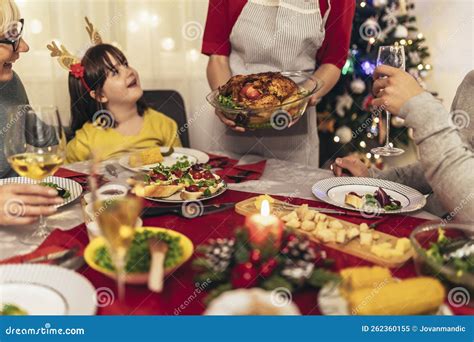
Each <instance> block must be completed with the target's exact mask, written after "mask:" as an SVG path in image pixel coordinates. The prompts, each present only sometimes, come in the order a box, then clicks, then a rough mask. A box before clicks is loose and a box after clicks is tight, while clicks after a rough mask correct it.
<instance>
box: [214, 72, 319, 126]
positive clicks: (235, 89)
mask: <svg viewBox="0 0 474 342" xmlns="http://www.w3.org/2000/svg"><path fill="white" fill-rule="evenodd" d="M322 86H323V81H321V80H319V79H317V78H315V77H314V76H313V75H312V74H310V73H307V72H303V71H284V72H264V73H259V74H251V75H236V76H233V77H232V78H230V79H229V81H228V82H227V83H226V84H224V85H223V86H221V87H219V89H217V90H214V91H213V92H211V93H210V94H209V95H207V97H206V98H207V101H208V102H209V103H210V104H211V105H212V106H213V107H214V108H216V109H217V110H219V111H221V112H222V113H223V114H224V115H225V117H227V118H228V119H230V120H232V121H235V123H236V124H237V126H241V127H245V128H249V129H261V128H274V129H277V130H282V129H285V128H288V127H291V126H292V125H294V124H295V123H296V122H297V121H298V120H299V119H300V118H301V116H302V115H303V114H304V112H305V111H306V108H307V106H308V102H309V100H310V98H311V96H312V95H314V94H315V93H316V92H317V91H318V90H319V89H321V87H322Z"/></svg>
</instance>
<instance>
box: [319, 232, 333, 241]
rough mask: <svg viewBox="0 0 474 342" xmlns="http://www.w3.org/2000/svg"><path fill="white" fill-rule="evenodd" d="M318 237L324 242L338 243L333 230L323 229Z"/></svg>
mask: <svg viewBox="0 0 474 342" xmlns="http://www.w3.org/2000/svg"><path fill="white" fill-rule="evenodd" d="M318 237H319V238H320V239H321V240H323V242H336V234H335V232H334V231H333V230H330V229H323V230H320V231H319V232H318Z"/></svg>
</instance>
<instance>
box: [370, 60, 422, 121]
mask: <svg viewBox="0 0 474 342" xmlns="http://www.w3.org/2000/svg"><path fill="white" fill-rule="evenodd" d="M374 80H375V82H374V85H373V88H372V89H373V93H374V95H375V96H376V98H375V99H374V100H373V101H372V105H374V106H375V107H383V108H386V109H387V110H388V111H390V113H391V114H393V115H398V114H399V113H400V110H401V108H402V107H403V105H404V104H405V103H407V101H408V100H410V99H411V98H412V97H414V96H417V95H419V94H421V93H423V92H424V89H423V88H422V87H421V86H420V84H419V83H418V81H417V80H416V79H415V78H414V77H413V76H412V75H410V74H409V73H407V72H405V71H403V70H400V69H396V68H393V67H390V66H388V65H380V66H378V67H377V68H376V69H375V72H374Z"/></svg>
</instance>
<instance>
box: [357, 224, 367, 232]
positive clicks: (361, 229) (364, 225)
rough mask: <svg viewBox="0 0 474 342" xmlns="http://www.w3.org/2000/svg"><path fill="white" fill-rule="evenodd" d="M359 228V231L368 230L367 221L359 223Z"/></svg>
mask: <svg viewBox="0 0 474 342" xmlns="http://www.w3.org/2000/svg"><path fill="white" fill-rule="evenodd" d="M359 230H360V231H361V232H366V231H368V230H369V226H368V225H367V223H365V222H364V223H361V224H360V225H359Z"/></svg>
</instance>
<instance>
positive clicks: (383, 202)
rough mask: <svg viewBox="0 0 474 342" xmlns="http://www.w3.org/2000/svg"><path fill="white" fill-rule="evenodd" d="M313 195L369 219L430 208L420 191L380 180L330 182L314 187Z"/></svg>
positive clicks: (337, 180)
mask: <svg viewBox="0 0 474 342" xmlns="http://www.w3.org/2000/svg"><path fill="white" fill-rule="evenodd" d="M312 192H313V194H314V195H315V196H316V197H317V198H318V199H320V200H321V201H324V202H326V203H328V204H331V205H334V206H337V207H340V208H344V209H348V210H356V211H360V212H362V213H367V214H368V215H376V214H399V213H408V212H412V211H415V210H419V209H421V208H423V207H424V206H425V204H426V198H425V196H423V194H421V193H420V192H419V191H417V190H415V189H413V188H410V187H409V186H406V185H403V184H398V183H395V182H391V181H387V180H383V179H376V178H364V177H334V178H326V179H323V180H321V181H319V182H317V183H316V184H314V185H313V188H312Z"/></svg>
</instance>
